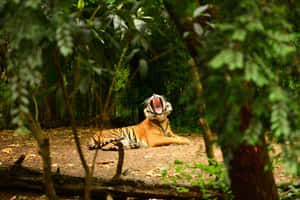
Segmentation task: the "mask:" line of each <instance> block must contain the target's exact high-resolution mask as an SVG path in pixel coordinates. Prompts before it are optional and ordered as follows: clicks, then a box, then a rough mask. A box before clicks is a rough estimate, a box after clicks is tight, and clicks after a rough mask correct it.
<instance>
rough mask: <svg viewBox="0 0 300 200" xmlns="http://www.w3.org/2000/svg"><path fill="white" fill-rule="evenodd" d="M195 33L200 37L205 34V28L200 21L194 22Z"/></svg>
mask: <svg viewBox="0 0 300 200" xmlns="http://www.w3.org/2000/svg"><path fill="white" fill-rule="evenodd" d="M193 27H194V31H195V33H196V34H197V35H198V36H199V37H200V36H202V35H203V28H202V26H201V25H200V24H199V23H193Z"/></svg>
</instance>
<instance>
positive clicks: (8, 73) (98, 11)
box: [0, 0, 300, 199]
mask: <svg viewBox="0 0 300 200" xmlns="http://www.w3.org/2000/svg"><path fill="white" fill-rule="evenodd" d="M299 17H300V2H299V1H296V0H238V1H237V0H234V1H216V0H212V1H206V0H198V1H197V0H196V1H195V0H193V1H182V0H147V1H146V0H140V1H138V0H123V1H119V0H64V1H56V0H1V1H0V67H1V74H0V129H8V128H14V129H17V131H19V132H31V133H32V134H34V135H35V138H36V140H37V141H38V143H39V145H41V146H43V145H44V143H43V137H45V136H39V134H38V132H39V130H40V129H41V128H51V127H57V126H61V125H72V127H73V130H74V132H75V134H74V136H75V137H76V125H85V126H98V127H101V128H102V127H109V126H110V127H112V126H123V125H130V124H135V123H137V122H139V121H141V120H142V119H143V118H144V116H143V112H142V108H143V104H142V102H143V101H144V100H145V99H146V98H147V97H149V96H151V95H152V94H153V93H157V94H163V95H165V96H166V97H167V98H168V100H169V101H170V102H172V105H173V107H174V112H173V113H172V115H171V116H170V121H171V122H172V126H174V127H176V130H179V131H182V130H185V131H186V130H188V131H192V132H200V134H201V132H203V130H201V128H200V127H199V126H198V125H197V124H198V120H199V118H201V117H204V118H205V119H206V122H207V124H208V125H209V127H210V129H211V130H212V131H213V132H214V133H215V134H216V135H217V143H218V145H220V146H221V149H222V151H223V154H224V156H225V159H226V160H227V164H228V165H229V166H230V168H229V177H230V179H231V187H232V191H233V194H234V195H235V196H236V198H237V199H255V198H256V199H279V197H278V194H277V190H276V186H275V183H274V178H273V174H272V170H266V168H265V166H267V165H268V163H269V162H270V160H269V157H268V154H267V142H273V143H277V144H280V145H281V147H282V150H283V151H282V157H283V160H284V162H285V163H286V165H287V166H288V167H287V170H288V172H289V173H291V174H292V175H293V176H298V175H299V172H300V166H299V159H298V157H299V154H300V151H299V150H300V140H299V139H300V101H299V95H300V78H299V77H300V55H299V54H300V51H299V31H300V21H299V20H298V19H299ZM191 66H193V67H191ZM195 74H197V75H198V76H197V77H196V79H195V78H193V76H194V75H195ZM195 80H196V81H195ZM197 87H198V88H197ZM40 137H42V138H40ZM266 140H267V141H266ZM48 151H49V149H48ZM46 154H47V153H46ZM46 154H45V155H44V156H43V155H42V157H43V158H44V161H45V163H47V162H50V160H48V161H47V155H46ZM48 156H49V155H48ZM249 157H251V158H252V159H251V160H249ZM247 159H248V160H247ZM82 161H83V163H84V158H82ZM245 162H246V163H247V164H246V165H244V163H245ZM48 164H49V163H48ZM253 166H255V170H254V171H255V172H253V174H251V173H250V172H249V171H248V169H249V170H250V169H251V168H253ZM241 168H243V169H245V170H244V171H239V170H240V169H241ZM44 170H49V169H47V164H45V166H44ZM85 170H86V174H87V177H88V174H89V170H88V167H87V166H86V167H85ZM250 171H251V170H250ZM266 171H267V172H266ZM241 176H248V177H249V180H250V182H251V183H252V184H249V187H247V188H242V187H241V186H242V185H243V184H245V182H244V183H243V179H241V178H240V177H241ZM45 178H46V179H47V176H46V177H45ZM48 178H49V177H48ZM257 188H260V189H257ZM49 189H50V190H51V186H49ZM52 189H53V188H52ZM262 191H266V192H265V193H264V192H262ZM248 193H249V194H248ZM245 194H247V195H248V197H247V196H245ZM47 195H48V196H49V199H55V198H56V197H55V196H56V195H55V194H52V196H51V194H50V193H47ZM249 195H250V196H249ZM88 198H89V197H88V195H87V196H86V199H88Z"/></svg>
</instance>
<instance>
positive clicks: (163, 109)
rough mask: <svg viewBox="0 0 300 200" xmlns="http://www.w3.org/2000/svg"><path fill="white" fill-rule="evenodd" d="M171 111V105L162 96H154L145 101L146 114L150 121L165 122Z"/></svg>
mask: <svg viewBox="0 0 300 200" xmlns="http://www.w3.org/2000/svg"><path fill="white" fill-rule="evenodd" d="M171 111H172V105H171V103H170V102H168V101H167V100H166V99H165V97H163V96H161V95H158V94H153V95H152V96H151V97H149V98H148V99H146V100H145V109H144V114H145V116H146V117H148V118H149V119H150V120H158V121H164V120H165V119H166V118H167V116H168V115H169V114H170V113H171Z"/></svg>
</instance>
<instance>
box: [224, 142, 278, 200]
mask: <svg viewBox="0 0 300 200" xmlns="http://www.w3.org/2000/svg"><path fill="white" fill-rule="evenodd" d="M263 140H264V139H263ZM232 153H233V158H232V160H231V161H230V169H229V176H230V179H231V189H232V192H233V195H234V197H235V199H243V200H253V199H256V200H278V199H279V198H278V193H277V188H276V185H275V181H274V177H273V173H272V169H271V168H269V169H267V170H266V169H265V167H266V166H268V165H270V160H269V156H268V153H267V151H266V147H265V141H264V142H263V143H262V144H261V145H255V146H249V145H246V144H241V145H239V146H238V147H237V148H236V149H234V150H233V152H232Z"/></svg>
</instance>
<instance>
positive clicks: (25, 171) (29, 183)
mask: <svg viewBox="0 0 300 200" xmlns="http://www.w3.org/2000/svg"><path fill="white" fill-rule="evenodd" d="M58 171H59V170H58ZM0 177H1V179H0V189H4V190H10V189H14V190H15V189H20V190H26V191H28V190H30V191H38V192H43V191H44V190H43V178H42V172H41V171H39V170H36V169H31V168H27V167H23V166H21V165H18V164H15V165H11V166H7V165H2V166H0ZM52 178H53V182H54V187H55V189H56V192H57V194H59V195H80V196H82V195H83V191H84V182H85V179H84V178H83V177H75V176H70V175H64V174H60V173H59V172H58V173H52ZM91 182H92V188H91V196H92V197H97V199H105V197H106V195H108V194H110V195H112V196H113V197H119V199H122V198H125V197H136V198H162V199H171V198H172V199H191V198H195V199H200V200H201V199H203V198H202V193H201V191H200V189H199V188H198V187H195V186H185V187H186V188H188V190H189V192H184V193H183V192H179V191H177V190H176V186H175V185H167V184H161V183H157V182H153V181H145V180H136V179H126V178H124V177H120V178H112V179H104V178H100V177H99V178H98V177H97V178H92V180H91ZM177 186H179V185H177ZM180 186H182V185H180ZM209 193H210V194H211V195H212V196H211V197H212V198H217V199H226V197H227V196H226V194H222V193H221V192H220V191H218V190H214V191H213V190H211V191H210V192H209ZM120 197H122V198H120Z"/></svg>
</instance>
